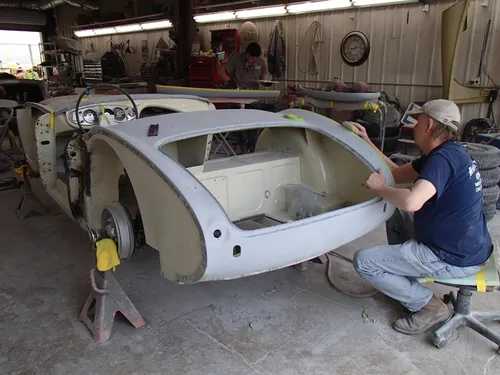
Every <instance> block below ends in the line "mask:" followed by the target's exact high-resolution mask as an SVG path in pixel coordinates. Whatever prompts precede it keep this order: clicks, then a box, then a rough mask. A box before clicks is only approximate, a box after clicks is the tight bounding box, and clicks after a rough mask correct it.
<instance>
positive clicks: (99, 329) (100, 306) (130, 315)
mask: <svg viewBox="0 0 500 375" xmlns="http://www.w3.org/2000/svg"><path fill="white" fill-rule="evenodd" d="M90 283H91V285H92V292H91V293H90V295H89V297H88V298H87V301H86V302H85V305H84V306H83V309H82V312H81V313H80V321H81V322H83V324H85V325H86V326H87V328H88V329H89V330H90V331H91V332H92V335H93V337H94V340H96V341H97V342H99V343H102V342H104V341H107V340H108V339H109V336H110V335H111V328H112V327H113V321H114V320H115V315H116V313H117V312H121V313H122V314H123V316H124V317H125V318H126V319H127V320H128V321H129V322H130V323H131V324H132V325H133V326H134V327H135V328H139V327H142V326H143V325H145V324H146V322H145V321H144V319H143V318H142V317H141V315H140V314H139V312H138V311H137V309H136V308H135V306H134V305H133V303H132V301H130V299H129V298H128V296H127V295H126V294H125V292H124V291H123V289H122V287H121V286H120V284H118V281H116V279H115V277H114V276H113V274H112V273H111V271H106V272H99V271H97V270H96V269H95V268H92V269H91V270H90ZM91 317H92V318H93V319H91Z"/></svg>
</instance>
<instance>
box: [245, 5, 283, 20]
mask: <svg viewBox="0 0 500 375" xmlns="http://www.w3.org/2000/svg"><path fill="white" fill-rule="evenodd" d="M286 13H287V12H286V8H285V6H284V5H281V6H276V7H266V8H255V9H248V10H241V11H237V12H236V18H247V19H248V18H260V17H270V16H282V15H285V14H286Z"/></svg>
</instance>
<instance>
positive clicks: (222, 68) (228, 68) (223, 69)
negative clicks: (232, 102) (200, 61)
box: [217, 54, 238, 83]
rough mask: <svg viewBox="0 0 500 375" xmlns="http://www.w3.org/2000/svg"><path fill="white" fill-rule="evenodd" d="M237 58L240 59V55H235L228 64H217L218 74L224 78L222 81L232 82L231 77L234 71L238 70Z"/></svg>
mask: <svg viewBox="0 0 500 375" xmlns="http://www.w3.org/2000/svg"><path fill="white" fill-rule="evenodd" d="M237 58H238V55H237V54H234V55H233V56H231V57H230V58H229V59H228V60H227V61H226V63H225V64H224V65H223V64H220V63H217V74H219V76H220V77H221V78H222V80H223V81H224V82H226V83H227V82H229V81H230V80H231V76H230V75H231V74H232V73H233V71H234V69H235V68H236V59H237ZM228 73H229V74H228Z"/></svg>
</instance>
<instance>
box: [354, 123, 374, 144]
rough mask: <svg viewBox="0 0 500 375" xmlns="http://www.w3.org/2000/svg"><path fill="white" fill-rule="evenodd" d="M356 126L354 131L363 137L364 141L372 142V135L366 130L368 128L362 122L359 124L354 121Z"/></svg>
mask: <svg viewBox="0 0 500 375" xmlns="http://www.w3.org/2000/svg"><path fill="white" fill-rule="evenodd" d="M353 124H354V126H355V127H356V128H355V129H353V130H354V133H355V134H356V135H358V136H359V137H360V138H362V139H363V140H364V141H366V142H368V143H370V137H368V133H367V132H366V129H365V127H364V126H362V125H361V124H358V123H357V122H353Z"/></svg>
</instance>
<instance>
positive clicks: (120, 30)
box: [115, 23, 141, 33]
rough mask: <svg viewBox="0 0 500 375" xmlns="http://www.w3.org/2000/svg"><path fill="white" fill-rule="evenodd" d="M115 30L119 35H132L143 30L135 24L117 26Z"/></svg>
mask: <svg viewBox="0 0 500 375" xmlns="http://www.w3.org/2000/svg"><path fill="white" fill-rule="evenodd" d="M115 30H116V32H117V33H132V32H134V31H139V30H141V25H139V24H138V23H133V24H132V25H123V26H116V27H115Z"/></svg>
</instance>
